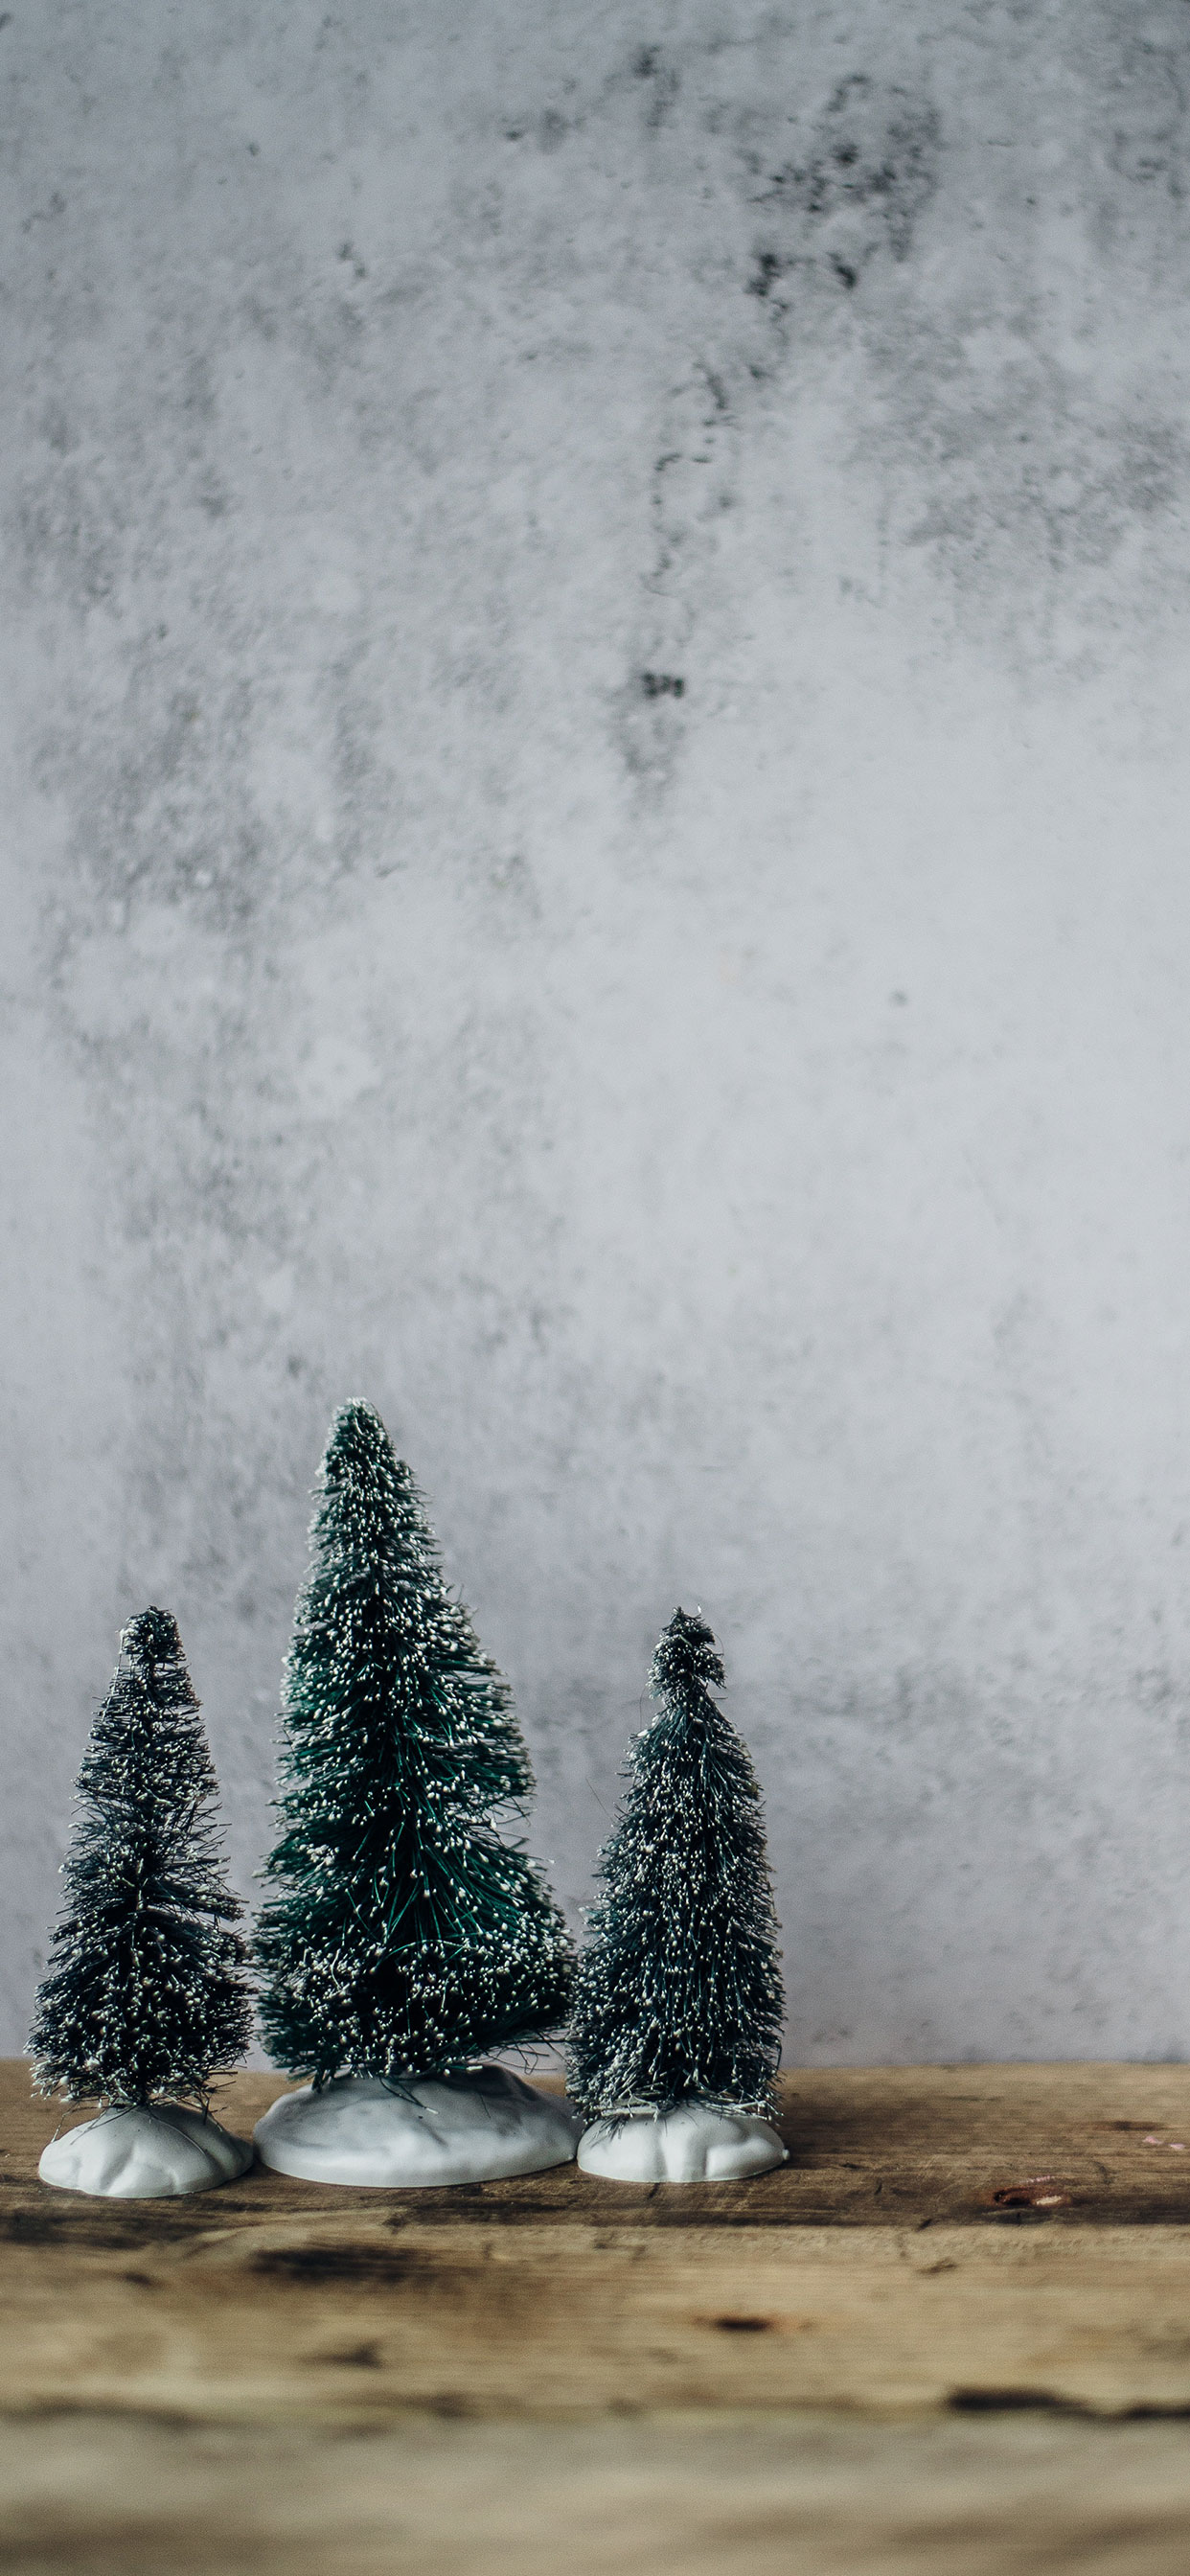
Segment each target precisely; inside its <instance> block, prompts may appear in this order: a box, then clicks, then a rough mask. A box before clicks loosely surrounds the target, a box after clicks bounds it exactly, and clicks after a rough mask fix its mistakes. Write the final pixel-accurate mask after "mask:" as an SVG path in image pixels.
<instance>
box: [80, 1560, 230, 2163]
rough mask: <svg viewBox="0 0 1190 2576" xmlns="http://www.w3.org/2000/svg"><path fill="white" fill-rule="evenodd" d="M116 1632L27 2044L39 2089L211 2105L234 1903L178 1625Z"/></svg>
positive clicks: (224, 2057)
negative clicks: (117, 1652)
mask: <svg viewBox="0 0 1190 2576" xmlns="http://www.w3.org/2000/svg"><path fill="white" fill-rule="evenodd" d="M120 1645H121V1650H122V1652H121V1661H120V1664H119V1665H118V1667H117V1670H116V1673H115V1677H114V1679H113V1681H112V1685H111V1689H110V1690H109V1692H108V1695H107V1698H106V1699H105V1701H104V1703H103V1706H102V1708H101V1709H100V1711H99V1715H98V1717H97V1718H96V1720H95V1724H94V1726H93V1728H92V1731H91V1740H90V1743H89V1744H88V1747H87V1750H86V1753H85V1755H84V1757H83V1763H82V1768H81V1770H80V1772H79V1777H78V1789H77V1797H78V1801H79V1804H80V1807H81V1814H80V1816H79V1819H78V1822H77V1824H76V1826H75V1830H74V1834H73V1838H72V1840H71V1844H70V1848H69V1851H68V1853H67V1857H66V1859H65V1861H64V1863H63V1872H62V1874H63V1877H64V1880H65V1883H66V1898H67V1905H66V1911H65V1913H64V1914H63V1916H62V1919H61V1921H60V1922H59V1924H58V1926H57V1929H56V1931H55V1933H54V1936H53V1945H52V1955H51V1960H50V1965H49V1968H48V1970H47V1972H46V1975H45V1977H44V1978H43V1980H42V1983H41V1985H40V1987H39V1988H38V1993H37V2003H36V2010H35V2014H34V2020H33V2027H32V2030H31V2031H30V2034H29V2050H30V2054H31V2055H32V2057H33V2058H34V2061H35V2073H36V2081H37V2084H38V2086H39V2089H40V2090H41V2091H42V2092H43V2093H53V2092H59V2091H60V2092H62V2093H64V2094H65V2095H66V2097H67V2099H68V2100H70V2101H77V2100H78V2099H79V2098H80V2097H81V2096H83V2095H85V2094H98V2095H99V2096H100V2097H101V2098H102V2099H106V2100H107V2101H109V2102H111V2103H113V2104H116V2105H118V2106H120V2107H121V2108H125V2109H128V2108H137V2107H144V2106H146V2105H149V2104H152V2103H155V2102H158V2101H160V2100H161V2099H162V2098H168V2100H169V2101H170V2102H171V2103H172V2102H176V2101H177V2099H178V2097H179V2096H181V2097H183V2098H184V2099H185V2100H189V2101H197V2102H203V2103H205V2100H206V2097H207V2093H208V2090H209V2087H210V2083H211V2078H212V2076H213V2075H214V2074H215V2073H216V2071H217V2070H218V2069H220V2068H224V2067H231V2066H234V2065H235V2064H236V2063H237V2062H238V2060H239V2059H240V2058H242V2057H243V2055H244V2053H245V2051H246V2049H247V2047H248V2042H249V2039H250V2037H251V2029H252V2009H251V2001H250V1997H249V1991H248V1979H247V1945H246V1943H245V1941H244V1938H243V1935H242V1933H241V1932H240V1931H239V1930H238V1929H237V1928H236V1926H237V1919H238V1917H239V1916H240V1914H241V1913H242V1911H243V1908H242V1906H241V1904H240V1901H239V1898H238V1897H237V1896H235V1895H233V1894H232V1891H231V1889H230V1888H229V1887H228V1885H227V1880H226V1876H225V1871H224V1864H223V1858H222V1853H221V1849H220V1843H219V1832H218V1824H217V1818H216V1808H215V1802H216V1797H217V1794H218V1793H217V1786H216V1780H215V1773H214V1768H213V1766H212V1762H211V1757H210V1754H209V1752H208V1750H207V1743H206V1737H205V1735H204V1733H203V1728H202V1721H201V1719H200V1717H199V1710H198V1701H197V1699H196V1698H195V1695H194V1692H193V1689H192V1688H191V1683H190V1676H189V1674H188V1672H187V1670H186V1665H185V1661H184V1658H183V1655H182V1645H181V1640H180V1638H179V1636H178V1631H177V1627H176V1625H175V1623H174V1621H173V1619H172V1618H171V1617H170V1615H169V1612H168V1611H167V1610H145V1611H143V1612H142V1614H141V1616H140V1617H139V1618H138V1619H134V1620H133V1621H132V1622H131V1625H130V1626H129V1627H127V1628H125V1630H124V1632H123V1635H122V1636H121V1639H120ZM88 2187H90V2186H88Z"/></svg>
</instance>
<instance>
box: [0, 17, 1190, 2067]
mask: <svg viewBox="0 0 1190 2576" xmlns="http://www.w3.org/2000/svg"><path fill="white" fill-rule="evenodd" d="M0 15H2V17H3V24H2V25H0V114H2V116H3V119H4V121H5V134H4V143H5V155H4V160H3V167H4V171H5V174H6V175H5V176H4V178H3V182H2V204H3V214H4V225H3V240H4V253H3V279H4V297H5V301H4V325H3V332H2V333H0V377H2V392H3V417H4V424H5V427H4V438H3V441H2V442H0V518H2V521H3V526H4V530H5V562H6V571H5V573H4V582H5V590H4V598H3V613H2V614H0V724H2V727H3V735H4V744H5V750H4V760H5V768H4V780H5V785H4V794H3V800H2V807H0V810H2V811H3V816H4V828H3V839H2V847H0V863H2V866H3V883H2V885H0V920H2V921H3V926H4V934H3V955H2V961H0V972H2V976H3V985H4V994H5V1002H6V1014H5V1031H4V1035H3V1038H2V1039H0V1045H2V1048H3V1064H2V1068H0V1070H2V1079H3V1083H4V1099H5V1112H4V1117H3V1120H2V1121H0V1211H2V1229H3V1230H2V1235H0V1245H2V1251H0V1329H2V1332H3V1347H4V1357H5V1380H6V1396H5V1404H6V1413H5V1443H4V1454H5V1462H6V1474H5V1479H4V1513H5V1518H4V1520H3V1523H2V1525H0V1551H2V1556H3V1563H4V1567H5V1575H6V1580H5V1583H4V1586H3V1594H4V1601H5V1610H4V1620H5V1626H4V1631H3V1636H2V1638H0V1674H2V1676H3V1687H4V1691H5V1694H6V1704H7V1713H6V1716H5V1719H4V1728H5V1734H4V1762H5V1819H6V1830H7V1831H8V1832H9V1833H10V1834H11V1836H12V1851H11V1856H10V1857H9V1859H8V1860H7V1861H6V1865H5V1869H4V1872H3V1875H2V1876H0V1895H2V1900H3V1906H4V1912H5V1920H4V1925H3V1933H2V1938H0V1960H2V1962H3V1973H4V1978H5V1981H6V1982H5V1988H4V2012H5V2016H6V2018H5V2025H4V2036H5V2038H6V2040H7V2044H8V2045H10V2046H14V2045H18V2044H19V2042H20V2039H21V2035H22V2033H23V2030H24V2028H25V2025H26V2021H27V2015H28V2010H29V2003H30V1997H31V1993H32V1988H33V1984H34V1980H35V1977H36V1974H37V1971H38V1965H39V1962H40V1960H41V1959H42V1958H43V1957H44V1952H45V1939H46V1927H47V1925H48V1923H49V1921H50V1919H51V1918H52V1915H53V1912H54V1908H55V1904H56V1901H57V1882H56V1877H55V1872H56V1869H57V1864H58V1861H59V1858H60V1855H61V1852H62V1849H63V1846H64V1843H65V1838H66V1833H67V1827H68V1822H69V1813H70V1806H69V1801H70V1788H71V1782H72V1779H73V1776H74V1773H75V1770H76V1767H77V1763H78V1759H79V1754H80V1751H81V1748H82V1744H83V1741H84V1737H85V1733H86V1729H87V1725H88V1722H89V1718H90V1715H91V1712H92V1709H93V1706H94V1703H95V1701H96V1699H97V1697H98V1696H99V1694H100V1693H101V1691H102V1690H103V1688H104V1686H105V1684H106V1681H107V1679H108V1675H109V1672H110V1668H111V1663H112V1660H113V1656H114V1651H115V1644H116V1637H117V1633H118V1630H119V1627H120V1624H121V1622H122V1621H123V1620H124V1619H126V1618H127V1617H128V1616H129V1615H130V1614H131V1613H132V1612H134V1611H136V1610H138V1609H140V1608H142V1607H143V1606H144V1604H145V1603H146V1602H147V1601H151V1600H159V1601H164V1602H166V1603H167V1604H168V1605H169V1606H170V1607H171V1608H172V1609H173V1610H174V1611H175V1613H176V1615H177V1616H178V1619H179V1621H180V1623H181V1629H182V1634H183V1638H184V1640H185V1643H186V1646H187V1649H188V1652H189V1655H190V1658H191V1662H192V1666H193V1670H194V1674H195V1680H196V1684H197V1687H198V1689H199V1690H200V1692H201V1694H202V1697H203V1700H204V1704H205V1710H206V1716H207V1719H208V1722H209V1725H210V1729H211V1735H212V1740H213V1745H214V1749H215V1753H216V1757H217V1760H218V1763H219V1766H220V1770H221V1775H222V1779H223V1782H224V1786H225V1790H226V1793H227V1801H228V1811H229V1820H230V1827H231V1833H232V1840H233V1850H234V1859H235V1867H236V1871H237V1875H238V1877H239V1880H240V1883H241V1885H242V1886H243V1887H244V1889H245V1892H247V1893H251V1891H252V1872H253V1870H254V1869H255V1868H256V1866H257V1864H258V1861H259V1857H260V1853H261V1850H262V1848H263V1846H264V1843H265V1839H266V1835H267V1833H268V1816H267V1803H266V1802H267V1797H268V1792H269V1786H270V1781H271V1774H272V1760H273V1754H272V1737H273V1722H274V1709H275V1706H276V1698H277V1687H278V1674H279V1668H280V1662H281V1657H282V1653H283V1651H284V1647H285V1643H286V1638H287V1634H288V1628H289V1622H290V1617H291V1610H292V1600H293V1594H294V1590H295V1588H296V1585H297V1583H298V1580H299V1579H300V1576H301V1573H302V1571H303V1566H304V1562H305V1525H306V1519H307V1510H308V1506H307V1499H306V1498H307V1491H308V1487H309V1485H310V1481H311V1478H312V1475H313V1472H314V1468H315V1465H316V1462H317V1459H318V1455H319V1451H320V1448H321V1444H322V1441H323V1438H324V1435H325V1430H326V1425H327V1422H328V1420H329V1417H330V1413H331V1410H332V1408H333V1406H334V1405H335V1404H336V1403H337V1402H339V1401H340V1400H341V1399H343V1398H345V1397H348V1396H352V1395H356V1394H360V1395H366V1396H368V1397H370V1398H371V1399H372V1400H373V1401H374V1402H375V1403H377V1404H378V1405H379V1406H380V1408H381V1410H382V1412H383V1413H384V1415H385V1417H386V1419H387V1421H388V1422H389V1424H390V1426H391V1428H392V1431H393V1433H394V1436H395V1438H396V1440H397V1441H398V1443H399V1445H400V1447H401V1449H402V1450H403V1451H404V1452H405V1454H406V1455H407V1456H408V1457H409V1458H410V1459H411V1460H412V1461H413V1463H414V1465H415V1467H416V1470H417V1472H418V1474H419V1476H420V1478H421V1479H422V1481H423V1483H424V1486H425V1489H426V1491H427V1494H428V1496H429V1498H430V1501H431V1504H432V1508H433V1512H434V1515H435V1518H436V1521H437V1524H438V1526H439V1529H440V1531H441V1534H442V1537H443V1540H444V1544H445V1548H446V1555H447V1561H448V1565H449V1570H450V1573H451V1576H452V1578H454V1579H456V1580H457V1581H458V1582H459V1583H460V1584H461V1586H462V1587H463V1589H464V1591H465V1593H466V1596H467V1597H468V1599H469V1600H470V1602H471V1603H472V1605H473V1607H474V1609H475V1612H476V1615H477V1618H478V1621H479V1625H480V1629H481V1633H482V1635H483V1636H484V1639H485V1641H486V1643H487V1644H488V1646H489V1647H490V1649H491V1651H492V1652H493V1653H494V1654H495V1655H496V1657H497V1658H498V1660H499V1661H500V1662H501V1664H502V1665H503V1666H504V1667H505V1668H506V1669H507V1671H508V1672H509V1674H510V1676H511V1678H512V1680H513V1683H514V1685H515V1688H516V1691H517V1694H518V1699H519V1703H520V1705H521V1708H522V1710H523V1712H524V1716H525V1721H526V1725H527V1729H528V1733H529V1736H530V1740H531V1743H532V1746H533V1750H534V1754H535V1758H536V1762H537V1766H538V1772H539V1778H540V1798H539V1803H538V1807H537V1810H536V1813H535V1816H534V1818H533V1821H532V1827H531V1833H532V1841H533V1846H534V1847H535V1848H536V1849H538V1850H539V1851H540V1852H541V1853H542V1854H543V1855H544V1856H545V1857H547V1858H550V1859H552V1861H553V1863H554V1865H555V1870H556V1876H557V1881H558V1884H559V1887H560V1889H561V1891H562V1893H563V1894H564V1896H565V1897H566V1899H567V1901H568V1903H569V1904H570V1905H571V1906H572V1907H573V1908H574V1909H575V1910H576V1912H577V1908H578V1906H579V1905H580V1904H581V1903H583V1902H584V1901H586V1900H587V1899H588V1897H589V1896H590V1893H591V1882H590V1869H591V1862H592V1857H593V1854H594V1852H595V1849H596V1847H597V1845H598V1843H599V1842H600V1840H601V1839H602V1837H603V1835H604V1834H605V1833H606V1831H607V1827H608V1818H609V1813H610V1811H611V1810H612V1808H613V1807H614V1802H615V1795H616V1775H617V1767H618V1764H619V1761H620V1758H621V1753H622V1748H623V1745H624V1743H625V1740H626V1738H627V1737H628V1735H629V1734H630V1733H631V1732H632V1730H633V1729H635V1728H636V1727H637V1726H639V1724H640V1723H641V1722H642V1715H643V1713H644V1712H643V1710H642V1703H641V1690H642V1684H643V1680H644V1675H645V1671H646V1669H647V1660H648V1656H649V1653H650V1651H651V1648H652V1645H653V1642H654V1640H655V1638H656V1635H657V1633H658V1631H659V1629H660V1627H661V1625H662V1624H663V1622H664V1621H665V1620H666V1619H667V1618H668V1617H669V1616H670V1614H671V1612H672V1610H673V1608H674V1606H675V1604H676V1603H677V1602H679V1601H680V1602H683V1603H685V1604H687V1605H693V1604H695V1603H701V1604H702V1606H703V1608H704V1609H705V1611H706V1613H707V1615H708V1617H709V1618H710V1619H711V1621H712V1623H713V1625H714V1627H715V1629H716V1632H717V1634H718V1635H719V1636H720V1638H721V1640H722V1644H723V1648H724V1652H725V1655H726V1658H727V1664H728V1670H729V1674H730V1678H731V1699H730V1703H729V1705H730V1707H731V1711H732V1714H733V1716H734V1717H735V1718H736V1720H737V1722H738V1723H739V1725H740V1726H741V1728H742V1729H743V1731H744V1733H745V1735H746V1736H747V1738H748V1740H749V1742H750V1744H751V1746H752V1749H753V1752H754V1755H755V1758H756V1762H757V1766H758V1769H759V1772H760V1776H761V1779H762V1781H763V1784H764V1787H765V1790H766V1794H767V1799H768V1812H769V1819H770V1827H771V1840H772V1850H773V1857H774V1863H775V1868H776V1876H777V1892H778V1901H779V1905H780V1910H781V1913H782V1916H783V1920H784V1927H785V1964H786V1973H787V1980H788V1988H789V2001H790V2028H789V2053H790V2055H791V2056H792V2057H793V2058H795V2059H807V2060H830V2059H850V2060H862V2059H872V2058H875V2059H880V2058H886V2059H912V2058H919V2057H926V2058H943V2059H952V2058H963V2057H969V2056H970V2057H984V2056H995V2055H1003V2056H1007V2057H1020V2056H1026V2057H1027V2056H1038V2055H1042V2056H1044V2055H1063V2054H1073V2055H1079V2056H1096V2057H1097V2056H1111V2055H1114V2054H1124V2055H1139V2056H1146V2055H1148V2056H1162V2055H1167V2054H1172V2055H1179V2054H1182V2053H1184V2052H1185V2051H1186V2050H1187V2048H1188V2047H1190V1887H1188V1877H1187V1858H1186V1855H1187V1852H1188V1851H1190V1799H1188V1794H1187V1792H1188V1768H1190V1627H1188V1621H1187V1562H1188V1558H1190V1367H1188V1362H1190V1300H1188V1295H1187V1282H1188V1281H1190V1011H1188V1010H1187V989H1188V983H1190V976H1188V961H1190V868H1188V866H1187V821H1186V818H1187V813H1188V811H1190V725H1188V724H1187V681H1188V677H1190V657H1188V652H1187V633H1188V629H1187V610H1188V607H1190V438H1188V433H1187V422H1188V421H1190V338H1188V336H1187V332H1186V327H1185V316H1186V290H1187V283H1188V268H1190V258H1188V230H1190V186H1188V185H1187V177H1188V161H1190V127H1188V113H1190V111H1188V109H1187V105H1186V102H1187V101H1188V100H1190V10H1187V9H1186V8H1184V7H1183V6H1181V5H1175V0H1146V4H1145V5H1143V6H1141V5H1137V0H946V5H943V0H898V6H897V7H896V8H895V9H893V8H889V7H888V6H887V0H847V5H844V0H820V5H815V6H814V7H813V8H807V7H804V6H800V5H799V6H797V7H794V6H792V5H784V6H783V5H781V0H777V5H773V0H763V5H760V4H759V0H732V5H731V7H730V8H724V7H723V6H721V5H718V0H716V5H714V6H712V5H711V0H652V5H650V6H649V7H647V8H644V9H642V8H640V7H638V6H636V5H633V6H631V7H629V6H627V5H619V0H616V5H604V0H592V5H590V6H586V7H583V8H577V7H573V6H563V5H561V0H439V5H437V6H435V7H434V8H432V9H426V8H417V9H415V8H413V7H412V6H410V5H406V0H356V5H354V6H353V7H352V8H351V9H341V10H339V11H338V12H333V11H331V12H328V10H327V8H326V7H325V5H324V0H285V5H284V6H282V5H281V0H254V5H253V6H252V7H251V8H246V7H242V6H236V5H232V0H190V5H188V6H187V7H186V8H185V9H182V8H180V7H178V6H177V5H175V0H88V5H87V6H86V7H85V8H83V7H80V6H78V5H76V0H38V5H37V6H33V5H32V0H14V6H13V7H12V9H11V10H8V11H5V12H3V13H0ZM889 174H891V175H889ZM679 681H680V683H681V693H680V694H678V693H677V689H676V684H677V683H678V682H679ZM667 684H668V685H667Z"/></svg>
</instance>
